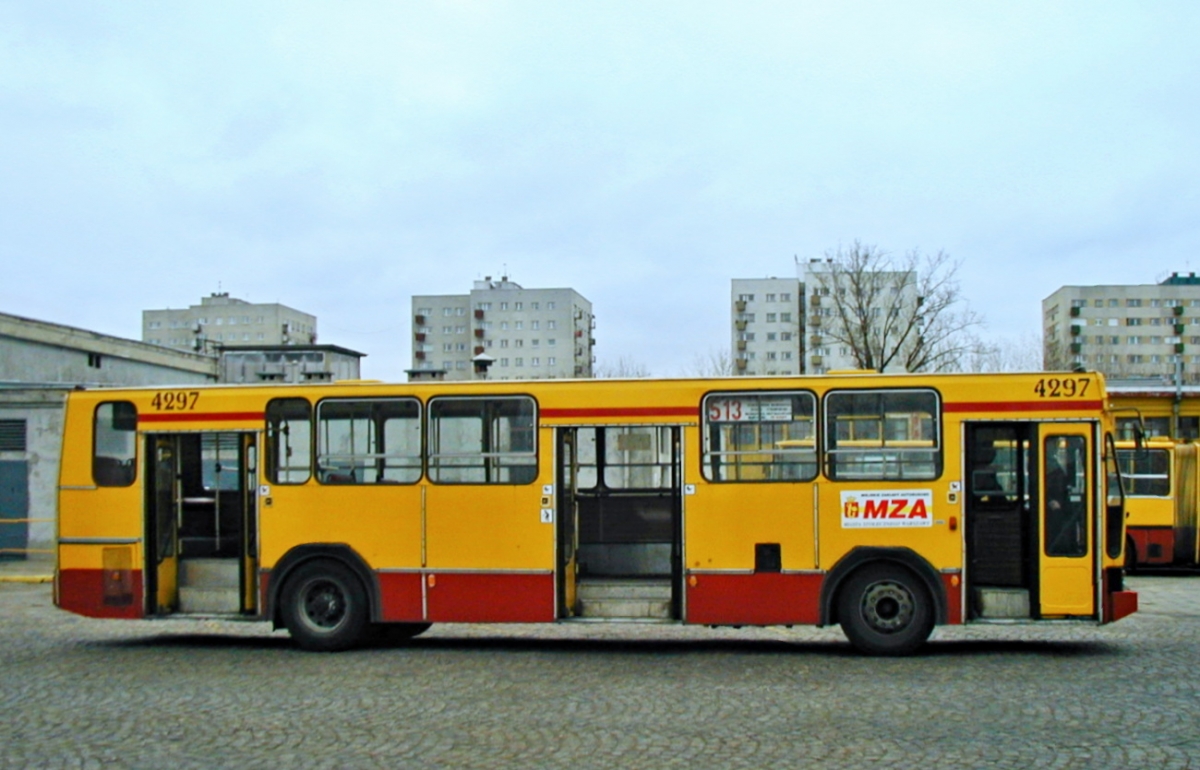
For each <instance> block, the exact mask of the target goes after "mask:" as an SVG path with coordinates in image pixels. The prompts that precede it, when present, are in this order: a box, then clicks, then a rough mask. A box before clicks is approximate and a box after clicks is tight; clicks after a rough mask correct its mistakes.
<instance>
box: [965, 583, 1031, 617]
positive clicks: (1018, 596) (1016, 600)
mask: <svg viewBox="0 0 1200 770" xmlns="http://www.w3.org/2000/svg"><path fill="white" fill-rule="evenodd" d="M975 599H976V606H977V607H978V608H979V616H980V617H982V618H988V619H991V618H996V619H1000V618H1011V619H1016V618H1028V617H1030V614H1029V591H1028V590H1027V589H1024V588H976V589H975Z"/></svg>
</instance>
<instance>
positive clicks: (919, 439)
mask: <svg viewBox="0 0 1200 770" xmlns="http://www.w3.org/2000/svg"><path fill="white" fill-rule="evenodd" d="M825 451H826V461H827V466H828V468H827V473H828V475H829V477H830V478H831V479H839V480H847V479H872V480H891V479H897V480H899V479H936V478H937V477H938V476H940V475H941V474H942V447H941V429H940V425H939V408H938V396H937V393H936V392H934V391H932V390H916V389H903V390H902V389H899V388H896V389H894V390H893V389H889V390H843V391H832V392H830V393H828V394H827V395H826V396H825Z"/></svg>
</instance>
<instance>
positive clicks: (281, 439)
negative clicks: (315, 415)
mask: <svg viewBox="0 0 1200 770" xmlns="http://www.w3.org/2000/svg"><path fill="white" fill-rule="evenodd" d="M310 476H312V406H311V405H310V404H309V403H308V400H307V399H303V398H277V399H274V400H272V401H270V402H269V403H268V404H267V478H269V479H270V480H271V483H273V484H303V483H304V482H306V481H308V479H309V477H310Z"/></svg>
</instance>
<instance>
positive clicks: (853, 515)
mask: <svg viewBox="0 0 1200 770" xmlns="http://www.w3.org/2000/svg"><path fill="white" fill-rule="evenodd" d="M932 526H933V490H931V489H892V490H886V491H882V490H865V489H861V490H857V491H854V492H842V528H843V529H865V528H869V527H932Z"/></svg>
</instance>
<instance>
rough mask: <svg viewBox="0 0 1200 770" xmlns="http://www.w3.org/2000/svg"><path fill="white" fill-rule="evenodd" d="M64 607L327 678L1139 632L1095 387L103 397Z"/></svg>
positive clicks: (631, 386) (83, 401) (461, 385)
mask: <svg viewBox="0 0 1200 770" xmlns="http://www.w3.org/2000/svg"><path fill="white" fill-rule="evenodd" d="M65 422H66V424H65V436H64V447H63V461H62V472H61V485H60V489H61V492H60V500H59V511H60V513H59V532H58V544H57V548H58V569H57V574H56V582H55V601H56V603H57V604H58V606H59V607H61V608H63V609H66V610H70V611H72V612H76V613H80V614H83V615H88V616H94V617H102V618H145V619H151V618H178V617H187V616H191V617H222V618H243V619H249V620H263V621H268V622H271V623H273V624H274V625H275V627H286V628H287V629H288V631H289V632H290V633H291V635H292V637H293V639H294V640H295V641H296V642H297V643H298V644H299V645H300V646H301V647H303V648H306V649H311V650H338V649H345V648H348V647H351V646H353V645H355V644H356V643H358V642H359V641H360V640H363V639H366V638H369V637H371V636H373V635H376V634H379V635H386V636H389V637H393V638H395V637H399V638H404V637H408V636H412V635H415V634H418V633H421V632H422V631H424V630H425V629H426V628H428V627H429V625H430V624H432V623H550V622H559V623H573V622H574V623H588V622H610V621H616V620H621V621H634V622H661V623H684V624H696V625H706V626H766V625H793V624H809V625H818V626H824V625H832V624H840V625H841V627H842V628H843V630H844V631H845V633H846V636H847V637H848V638H849V640H850V641H851V642H852V643H853V645H854V646H855V647H856V648H858V649H859V650H861V651H864V652H866V653H871V654H905V653H910V652H912V651H914V650H916V649H917V648H919V647H920V646H921V645H922V644H923V643H924V642H925V641H926V639H927V638H928V636H929V634H930V633H931V631H932V629H933V627H934V626H935V625H939V624H964V623H980V624H983V623H1013V622H1028V623H1040V622H1061V623H1081V624H1098V623H1106V622H1109V621H1113V620H1117V619H1119V618H1121V617H1123V616H1125V615H1128V614H1130V613H1131V612H1134V611H1135V610H1136V607H1137V595H1136V594H1135V593H1134V592H1132V591H1128V590H1125V589H1124V587H1123V584H1122V564H1123V557H1124V554H1123V548H1124V545H1125V529H1124V513H1123V509H1122V506H1123V498H1122V492H1121V485H1120V483H1119V475H1118V473H1119V472H1118V469H1117V466H1116V462H1115V449H1114V445H1113V423H1112V417H1111V415H1110V414H1109V413H1108V412H1107V411H1106V409H1105V386H1104V382H1103V380H1102V378H1101V377H1100V376H1099V375H1096V374H1036V375H1033V374H1031V375H996V374H992V375H927V374H925V375H883V374H875V373H845V374H837V375H831V376H820V377H799V378H797V377H791V378H773V377H772V378H767V377H763V378H729V379H677V380H665V379H664V380H574V381H572V380H550V381H486V380H484V381H475V382H452V383H451V382H422V383H407V384H392V385H386V384H381V383H376V382H362V381H357V382H340V383H332V384H314V385H295V386H293V385H261V386H226V387H222V386H211V387H202V388H187V387H184V388H147V389H129V390H115V389H113V390H107V389H106V390H80V391H75V392H73V393H71V394H70V396H69V398H68V402H67V410H66V421H65Z"/></svg>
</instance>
